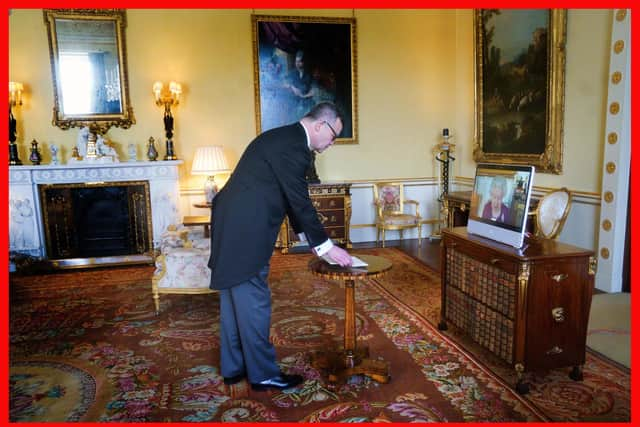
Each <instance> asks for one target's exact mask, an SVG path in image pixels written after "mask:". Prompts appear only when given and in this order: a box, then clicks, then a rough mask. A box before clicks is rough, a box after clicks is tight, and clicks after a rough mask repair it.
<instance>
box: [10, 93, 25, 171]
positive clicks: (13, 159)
mask: <svg viewBox="0 0 640 427" xmlns="http://www.w3.org/2000/svg"><path fill="white" fill-rule="evenodd" d="M23 90H24V88H23V86H22V83H18V82H9V165H21V164H22V162H21V161H20V158H19V157H18V144H16V118H15V117H13V111H12V110H11V109H12V108H13V107H16V106H18V105H22V91H23Z"/></svg>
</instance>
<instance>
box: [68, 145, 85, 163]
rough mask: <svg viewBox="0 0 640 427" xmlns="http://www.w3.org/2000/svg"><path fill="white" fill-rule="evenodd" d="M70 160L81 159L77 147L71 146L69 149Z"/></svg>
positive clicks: (77, 160)
mask: <svg viewBox="0 0 640 427" xmlns="http://www.w3.org/2000/svg"><path fill="white" fill-rule="evenodd" d="M71 160H72V161H76V162H79V161H80V160H82V157H80V153H78V147H73V148H72V149H71Z"/></svg>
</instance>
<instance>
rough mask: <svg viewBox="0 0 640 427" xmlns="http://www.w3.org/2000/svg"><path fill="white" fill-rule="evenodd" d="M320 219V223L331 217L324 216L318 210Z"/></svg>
mask: <svg viewBox="0 0 640 427" xmlns="http://www.w3.org/2000/svg"><path fill="white" fill-rule="evenodd" d="M318 219H319V220H320V224H324V223H325V222H327V220H328V219H329V218H327V217H326V216H324V215H322V214H321V213H320V212H318Z"/></svg>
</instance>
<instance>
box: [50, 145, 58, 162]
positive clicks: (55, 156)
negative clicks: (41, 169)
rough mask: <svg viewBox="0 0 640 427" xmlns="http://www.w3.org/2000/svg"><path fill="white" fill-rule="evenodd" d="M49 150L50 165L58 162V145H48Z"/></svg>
mask: <svg viewBox="0 0 640 427" xmlns="http://www.w3.org/2000/svg"><path fill="white" fill-rule="evenodd" d="M49 152H50V153H51V163H49V164H50V165H56V166H57V165H58V164H60V162H59V161H58V146H57V145H56V144H51V145H49Z"/></svg>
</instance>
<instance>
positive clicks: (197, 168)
mask: <svg viewBox="0 0 640 427" xmlns="http://www.w3.org/2000/svg"><path fill="white" fill-rule="evenodd" d="M224 172H230V169H229V166H228V165H227V159H225V157H224V152H223V150H222V146H220V145H212V146H208V147H198V149H197V150H196V156H195V157H194V159H193V165H192V166H191V174H192V175H207V180H206V181H205V182H204V195H205V197H206V199H207V203H211V201H212V200H213V198H214V197H215V196H216V194H218V185H217V184H216V180H215V175H216V174H218V173H224Z"/></svg>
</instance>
